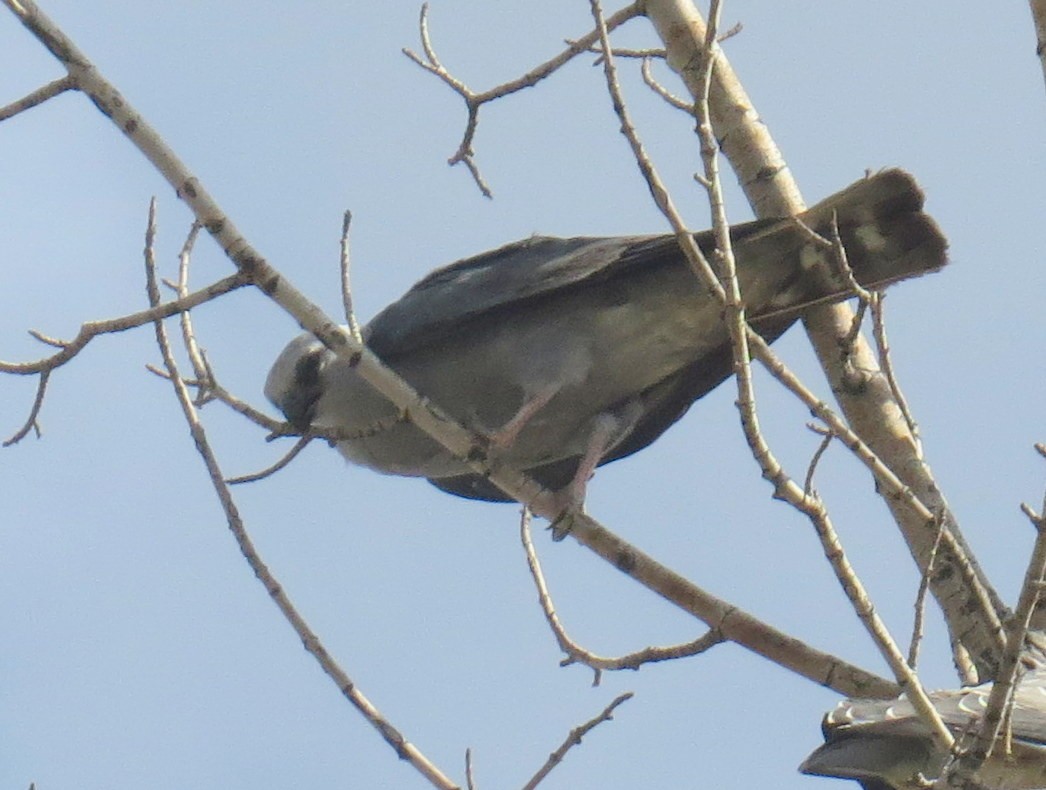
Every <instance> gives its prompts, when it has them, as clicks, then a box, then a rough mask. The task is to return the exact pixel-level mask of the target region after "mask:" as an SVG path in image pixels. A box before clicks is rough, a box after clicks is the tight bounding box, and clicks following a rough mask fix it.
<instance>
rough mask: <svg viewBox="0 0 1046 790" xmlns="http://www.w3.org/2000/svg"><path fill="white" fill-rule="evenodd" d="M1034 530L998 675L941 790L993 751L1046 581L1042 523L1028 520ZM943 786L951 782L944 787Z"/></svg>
mask: <svg viewBox="0 0 1046 790" xmlns="http://www.w3.org/2000/svg"><path fill="white" fill-rule="evenodd" d="M1032 524H1033V526H1034V527H1035V530H1036V535H1035V545H1034V547H1033V548H1032V553H1031V557H1030V558H1029V560H1028V567H1027V570H1026V571H1025V574H1024V583H1023V584H1022V585H1021V593H1020V596H1019V597H1018V599H1017V608H1016V610H1015V611H1014V613H1013V617H1012V618H1010V621H1009V623H1007V627H1006V639H1007V645H1006V652H1005V653H1004V654H1003V657H1002V662H1001V665H1000V668H999V674H998V676H997V677H996V678H995V683H994V684H993V685H992V690H991V692H990V693H989V695H988V703H987V705H985V708H984V713H983V715H982V716H981V719H980V727H979V728H978V730H977V737H976V740H975V741H974V744H973V746H971V747H970V748H969V749H967V750H965V751H964V752H963V753H962V754H961V755H960V756H959V758H958V759H957V760H956V761H955V763H954V764H953V765H952V766H951V768H950V770H949V771H947V772H946V773H947V776H946V777H942V779H946V780H947V781H946V782H945V783H944V784H941V785H940V786H941V787H950V786H953V784H954V782H955V780H959V781H970V780H972V778H973V776H974V775H975V774H976V773H977V771H978V770H980V767H981V766H982V765H983V764H984V761H985V760H987V759H988V758H989V757H990V756H991V754H992V751H993V749H994V748H995V747H996V743H997V740H998V738H999V733H1000V731H1001V728H1002V724H1003V719H1004V716H1005V714H1006V710H1007V707H1008V705H1009V704H1010V702H1011V700H1012V699H1013V695H1014V692H1015V691H1016V684H1017V683H1018V682H1019V673H1020V672H1021V668H1022V667H1021V659H1022V657H1023V654H1024V646H1025V638H1026V637H1027V635H1028V627H1029V624H1030V623H1031V619H1032V615H1033V614H1034V613H1035V607H1036V605H1037V604H1038V601H1039V597H1040V596H1041V595H1042V587H1043V579H1044V578H1046V519H1044V518H1042V517H1039V518H1036V519H1033V520H1032ZM947 782H952V784H948V783H947Z"/></svg>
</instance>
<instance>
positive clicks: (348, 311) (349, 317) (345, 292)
mask: <svg viewBox="0 0 1046 790" xmlns="http://www.w3.org/2000/svg"><path fill="white" fill-rule="evenodd" d="M351 224H352V212H351V211H346V212H345V215H344V216H343V217H342V221H341V257H340V262H341V303H342V307H343V308H344V310H345V323H346V324H347V325H348V327H349V332H350V333H351V334H352V336H353V337H354V338H356V342H357V343H359V344H360V345H363V335H362V334H361V333H360V324H359V322H358V321H357V320H356V311H355V310H354V309H353V307H352V279H351V278H350V276H349V273H350V271H351V265H350V264H351V259H350V257H349V225H351Z"/></svg>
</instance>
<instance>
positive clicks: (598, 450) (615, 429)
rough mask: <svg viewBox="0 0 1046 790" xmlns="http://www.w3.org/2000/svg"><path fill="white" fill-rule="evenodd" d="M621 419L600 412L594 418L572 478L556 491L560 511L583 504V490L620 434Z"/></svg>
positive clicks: (575, 508)
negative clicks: (594, 420) (592, 426)
mask: <svg viewBox="0 0 1046 790" xmlns="http://www.w3.org/2000/svg"><path fill="white" fill-rule="evenodd" d="M620 429H621V420H619V419H618V418H617V417H615V416H613V415H612V414H601V415H599V416H598V417H597V418H596V422H595V426H594V428H593V430H592V434H591V435H590V436H589V437H588V445H587V446H586V447H585V454H584V455H582V456H581V461H580V462H579V463H578V466H577V471H576V472H575V473H574V479H573V480H571V481H570V482H569V483H568V484H567V485H566V487H564V488H562V489H560V490H559V491H558V492H557V493H556V499H557V500H558V502H557V504H561V505H562V507H561V508H560V512H561V513H566V512H567V511H570V510H579V509H581V508H582V507H583V506H584V504H585V490H586V489H587V488H588V481H589V480H591V479H592V475H593V473H594V472H595V471H596V467H597V466H599V462H600V461H601V460H603V456H604V455H605V454H606V452H607V450H609V449H610V448H611V447H612V446H613V445H614V443H615V441H616V440H617V438H618V437H619V436H620Z"/></svg>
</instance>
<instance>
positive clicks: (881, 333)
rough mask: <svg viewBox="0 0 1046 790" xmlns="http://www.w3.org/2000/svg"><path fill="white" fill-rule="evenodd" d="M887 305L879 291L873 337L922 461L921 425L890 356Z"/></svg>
mask: <svg viewBox="0 0 1046 790" xmlns="http://www.w3.org/2000/svg"><path fill="white" fill-rule="evenodd" d="M885 303H886V292H885V291H879V292H878V293H875V294H873V295H872V300H871V302H870V303H869V304H870V307H871V310H872V336H873V337H874V338H875V348H876V351H877V352H878V356H879V367H880V368H881V369H882V371H883V375H884V376H886V383H887V384H888V385H889V387H890V392H891V393H893V397H894V400H895V401H897V408H899V409H900V410H901V415H902V416H903V417H904V421H905V424H907V426H908V430H909V431H911V434H912V441H913V442H914V443H915V454H916V457H917V458H919V459H920V460H921V459H922V458H923V443H922V437H921V435H920V433H919V423H917V422H916V421H915V416H914V415H913V414H912V410H911V408H909V406H908V399H907V398H905V397H904V393H903V392H901V385H900V384H899V383H898V381H897V375H896V374H895V373H894V369H893V358H892V357H891V356H890V342H889V341H888V340H887V338H886V316H885V312H884V305H885ZM862 304H863V302H862Z"/></svg>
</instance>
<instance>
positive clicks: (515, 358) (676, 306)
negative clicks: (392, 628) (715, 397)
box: [265, 170, 947, 504]
mask: <svg viewBox="0 0 1046 790" xmlns="http://www.w3.org/2000/svg"><path fill="white" fill-rule="evenodd" d="M922 207H923V194H922V192H921V190H920V189H919V187H918V186H917V184H916V183H915V181H914V179H913V178H912V177H911V176H910V175H908V174H907V173H905V172H903V171H901V170H886V171H883V172H880V173H878V174H876V175H872V176H870V177H867V178H865V179H863V180H861V181H858V182H857V183H855V184H853V185H851V186H850V187H848V188H847V189H844V190H843V191H841V192H839V193H837V194H835V195H833V196H831V197H829V198H828V199H826V200H824V201H823V202H821V203H819V204H818V205H816V206H814V207H813V208H811V209H810V210H808V211H806V212H804V213H803V214H802V215H801V219H802V221H803V222H804V223H805V224H806V225H807V226H808V227H810V228H812V229H814V230H816V231H818V232H820V233H822V234H827V233H828V229H829V228H830V224H831V221H832V218H833V217H836V218H837V222H838V228H839V232H840V234H841V238H842V241H843V243H844V245H845V248H846V252H847V256H848V260H849V265H850V267H851V269H852V271H853V274H854V276H855V278H856V279H857V280H858V282H860V283H861V284H862V285H864V286H865V287H868V288H880V287H882V286H884V285H888V284H889V283H892V282H896V281H898V280H902V279H905V278H908V277H912V276H916V275H919V274H923V273H926V272H930V271H934V270H936V269H939V268H941V267H942V266H944V265H945V263H946V255H945V251H946V247H947V243H946V241H945V239H944V237H943V236H942V234H941V232H940V231H939V230H938V228H937V225H936V224H935V223H934V221H933V220H932V219H931V218H930V217H929V216H928V215H926V214H925V213H924V212H923V211H922ZM694 238H695V240H696V241H697V243H698V244H699V245H700V247H701V249H702V250H703V251H704V252H705V254H706V255H709V256H711V255H712V253H713V251H714V247H715V243H714V238H713V235H712V233H711V232H705V233H699V234H696V235H695V236H694ZM731 239H732V242H733V248H734V255H735V257H736V261H737V275H738V278H739V281H740V288H741V294H742V298H743V300H744V302H745V305H746V309H747V315H748V318H749V320H750V321H751V322H752V323H753V325H754V326H756V327H757V329H758V330H759V332H760V333H761V334H762V335H763V336H764V337H765V338H766V339H767V340H768V341H773V340H776V339H777V338H778V337H779V336H780V335H781V334H782V333H783V332H784V331H785V330H786V329H787V328H788V327H789V326H791V324H792V323H794V321H795V320H796V319H797V317H798V315H799V313H800V312H801V311H802V310H803V309H805V308H807V307H809V306H810V305H812V304H816V303H820V302H824V301H826V300H837V299H843V298H846V297H847V296H849V295H850V293H849V289H848V288H846V287H845V286H844V285H842V280H841V279H840V278H839V277H838V275H836V276H835V277H834V279H833V278H832V277H829V278H828V280H829V281H832V282H834V283H835V284H834V285H832V286H830V287H828V288H825V287H824V286H823V285H820V284H819V283H822V282H824V281H825V280H824V279H823V277H822V278H821V279H819V278H818V277H817V276H811V269H813V268H814V267H821V268H822V269H823V271H825V272H832V271H835V272H838V266H837V265H836V264H835V263H834V262H832V261H831V257H832V255H831V253H830V252H829V251H826V250H825V249H824V248H822V247H821V246H819V245H818V244H815V243H814V242H813V241H811V239H810V238H809V236H808V235H807V234H804V233H803V232H802V230H801V229H800V228H799V227H798V225H797V224H796V222H795V220H794V219H792V218H784V219H776V220H773V219H771V220H758V221H755V222H749V223H746V224H743V225H737V226H735V227H733V228H731ZM363 334H364V341H365V343H366V345H367V346H368V347H369V348H370V349H371V350H372V351H373V352H374V353H375V354H377V355H378V356H379V357H380V358H381V359H382V360H383V361H384V362H385V363H386V364H387V365H388V366H389V367H391V368H392V369H394V370H395V371H396V372H397V373H399V374H400V375H401V376H402V377H403V378H404V379H406V380H407V381H408V382H409V383H410V384H411V385H412V386H413V387H414V388H415V389H417V390H418V391H419V392H420V393H421V394H423V395H425V396H427V397H428V398H429V399H430V400H432V401H433V402H435V403H436V404H438V405H439V406H440V407H441V408H442V409H443V410H445V411H446V412H447V413H448V414H449V415H450V416H452V417H453V418H455V419H457V420H459V421H461V422H462V423H464V424H465V425H467V426H470V427H472V428H474V429H476V430H478V431H480V432H482V433H485V434H487V435H489V436H490V438H491V446H492V448H493V451H494V452H498V453H500V454H501V458H502V460H503V461H504V462H506V463H508V464H510V465H511V466H513V467H515V468H517V469H520V470H522V471H525V472H527V473H528V474H530V475H531V476H532V477H534V478H535V479H536V480H537V481H538V482H539V483H541V484H543V485H544V486H546V487H548V488H551V489H554V490H560V491H562V492H564V493H565V497H564V499H565V500H566V502H568V503H573V504H577V503H579V502H580V501H581V499H582V498H583V495H584V488H585V484H586V483H587V481H588V479H589V477H590V476H591V474H592V471H593V470H594V469H595V467H596V466H598V465H600V464H605V463H609V462H610V461H613V460H616V459H618V458H623V457H625V456H627V455H630V454H632V453H634V452H636V451H637V450H641V449H642V448H644V447H646V446H647V445H648V444H650V443H651V442H652V441H654V440H655V439H657V437H658V436H660V435H661V434H662V433H663V432H664V431H665V430H667V429H668V427H669V426H671V425H672V424H673V423H674V422H675V421H676V420H678V419H679V418H680V417H681V416H682V415H683V414H684V413H685V412H686V410H687V409H688V408H689V407H690V405H691V404H692V403H693V402H694V401H695V400H697V399H698V398H700V397H701V396H703V395H704V394H706V393H707V392H709V391H710V390H712V389H713V388H714V387H715V386H717V385H718V384H719V383H720V382H722V381H723V380H724V379H725V378H727V377H728V376H729V375H730V373H731V370H732V356H731V349H730V343H729V338H728V333H727V329H726V326H725V324H724V322H723V320H722V308H721V306H720V305H719V303H718V302H717V301H716V299H715V298H714V296H712V295H711V294H710V293H709V291H708V290H707V289H706V288H705V287H704V286H703V285H702V284H701V283H700V282H699V280H698V278H697V276H696V275H695V274H694V273H693V272H692V271H691V269H690V268H689V266H688V264H687V262H686V259H685V257H684V255H683V253H682V251H681V249H680V247H679V244H678V242H677V240H676V239H675V237H673V236H670V235H661V236H627V237H611V238H569V239H561V238H550V237H541V236H537V237H533V238H529V239H526V240H524V241H520V242H516V243H514V244H509V245H507V246H505V247H501V248H500V249H497V250H493V251H491V252H486V253H483V254H481V255H477V256H475V257H473V258H468V259H465V260H462V261H459V262H457V263H454V264H451V265H450V266H447V267H445V268H442V269H438V270H436V271H435V272H433V273H432V274H430V275H429V276H427V277H426V278H424V279H423V280H421V282H419V283H418V284H417V285H415V286H414V287H413V288H411V289H410V290H409V291H408V292H407V293H406V294H405V295H404V296H403V297H402V298H401V299H399V300H398V301H396V302H394V303H393V304H391V305H389V306H388V307H387V308H385V309H384V310H383V311H382V312H380V313H379V314H378V315H377V316H376V317H375V318H374V319H373V320H372V321H371V322H370V324H369V325H368V326H367V327H366V328H365V329H364V333H363ZM265 394H266V395H267V396H268V397H269V399H270V400H271V401H272V402H273V403H274V404H275V405H276V406H277V407H279V408H280V409H281V410H282V411H283V413H284V414H285V415H286V417H287V419H288V420H289V421H290V422H291V423H292V424H293V425H294V426H296V427H297V428H298V429H299V430H302V431H305V430H307V429H308V427H309V426H310V425H315V426H318V427H321V428H334V429H339V430H340V431H342V432H343V435H344V433H345V432H348V433H351V434H353V435H354V436H358V438H349V439H345V440H343V441H339V442H338V449H339V450H340V451H341V452H342V454H343V455H344V456H345V457H346V458H348V459H349V460H350V461H353V462H356V463H359V464H362V465H364V466H369V467H371V468H372V469H376V470H377V471H379V472H384V473H387V474H397V475H409V476H417V477H426V478H428V479H429V480H430V482H432V483H433V484H434V485H436V486H438V487H439V488H441V489H443V490H445V491H448V492H450V493H453V494H457V495H459V496H464V497H469V498H472V499H485V500H491V501H508V500H509V499H510V498H509V497H507V496H506V495H505V494H504V493H503V492H502V491H501V490H500V489H498V488H497V487H496V486H495V485H494V484H493V483H491V482H490V481H489V480H488V479H487V478H485V477H484V476H482V475H479V474H476V473H474V472H473V471H472V470H471V468H470V467H469V466H467V465H466V464H465V463H464V462H463V461H461V460H459V459H457V458H455V457H453V456H452V455H451V454H450V453H448V452H447V451H446V450H445V449H444V448H443V447H442V446H441V445H439V444H438V443H437V442H436V441H435V440H433V439H431V438H430V437H429V436H427V435H426V434H424V433H423V432H422V431H420V430H419V429H418V428H416V427H415V426H414V425H411V424H408V423H404V422H397V421H396V420H395V417H396V414H397V409H396V408H395V407H394V406H393V405H392V404H391V403H390V402H389V401H387V400H386V399H385V398H383V397H382V396H381V395H379V394H378V393H377V392H375V391H374V390H373V389H372V388H371V387H370V386H369V385H368V384H367V383H366V382H365V381H363V379H362V378H360V377H359V376H358V374H357V373H356V371H355V370H354V369H353V368H352V367H351V366H350V365H349V364H347V363H346V362H345V361H342V360H338V359H337V358H336V357H335V356H334V354H333V353H332V352H330V351H329V350H328V349H326V348H325V347H324V346H323V345H322V344H320V342H319V341H317V340H316V339H315V338H314V337H313V336H312V335H309V334H305V335H301V336H300V337H298V338H296V339H295V340H293V341H292V342H291V343H290V344H289V345H288V346H287V348H286V349H284V351H283V353H281V354H280V356H279V358H278V359H277V360H276V362H275V364H274V365H273V367H272V370H271V371H270V372H269V376H268V379H267V381H266V384H265ZM375 426H384V427H381V428H378V429H375Z"/></svg>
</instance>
